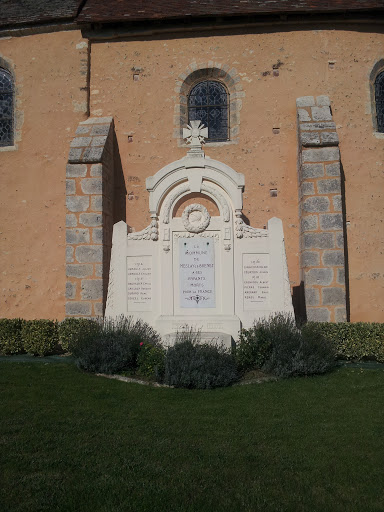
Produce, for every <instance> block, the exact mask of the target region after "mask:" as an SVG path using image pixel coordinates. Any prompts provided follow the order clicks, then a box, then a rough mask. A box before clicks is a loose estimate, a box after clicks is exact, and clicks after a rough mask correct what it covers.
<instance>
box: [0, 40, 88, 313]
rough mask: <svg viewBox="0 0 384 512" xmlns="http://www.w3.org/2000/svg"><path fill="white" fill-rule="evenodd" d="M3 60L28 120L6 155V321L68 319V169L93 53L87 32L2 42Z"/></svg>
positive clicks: (1, 164)
mask: <svg viewBox="0 0 384 512" xmlns="http://www.w3.org/2000/svg"><path fill="white" fill-rule="evenodd" d="M81 43H83V44H81ZM79 44H80V47H78V46H77V45H79ZM84 45H85V46H84ZM0 56H1V57H2V58H4V59H5V60H7V61H8V62H9V63H10V65H11V66H12V68H13V72H14V75H15V77H16V88H17V102H18V104H17V110H18V111H19V114H20V115H22V116H23V117H24V122H23V124H22V127H21V140H20V141H18V142H16V144H17V149H16V150H15V151H9V150H2V151H0V183H1V201H0V226H1V227H0V232H1V234H0V245H1V250H0V283H1V284H0V292H1V295H0V297H1V302H0V317H18V316H20V317H23V318H27V319H31V318H60V319H61V318H63V317H64V303H65V165H66V161H67V158H68V151H69V144H70V140H71V138H72V137H73V133H74V131H75V129H76V126H77V124H78V122H79V121H81V120H84V119H85V118H86V117H87V116H86V113H85V111H86V98H87V93H86V91H85V90H82V88H83V87H86V70H87V59H86V57H87V47H86V43H85V42H84V40H83V39H82V38H81V33H80V31H70V32H58V33H53V34H42V35H30V36H25V37H14V38H7V39H0ZM84 73H85V74H84Z"/></svg>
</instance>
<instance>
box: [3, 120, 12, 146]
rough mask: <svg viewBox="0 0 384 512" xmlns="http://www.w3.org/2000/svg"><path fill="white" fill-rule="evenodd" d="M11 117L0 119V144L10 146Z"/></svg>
mask: <svg viewBox="0 0 384 512" xmlns="http://www.w3.org/2000/svg"><path fill="white" fill-rule="evenodd" d="M12 134H13V130H12V119H0V146H12Z"/></svg>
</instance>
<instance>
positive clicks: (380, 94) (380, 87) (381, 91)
mask: <svg viewBox="0 0 384 512" xmlns="http://www.w3.org/2000/svg"><path fill="white" fill-rule="evenodd" d="M375 102H376V119H377V131H378V132H381V133H384V71H382V72H381V73H379V74H378V75H377V77H376V80H375Z"/></svg>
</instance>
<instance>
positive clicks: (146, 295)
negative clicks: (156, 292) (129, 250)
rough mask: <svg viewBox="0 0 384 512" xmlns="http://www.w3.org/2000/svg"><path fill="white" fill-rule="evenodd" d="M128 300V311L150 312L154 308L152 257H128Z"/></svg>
mask: <svg viewBox="0 0 384 512" xmlns="http://www.w3.org/2000/svg"><path fill="white" fill-rule="evenodd" d="M127 299H128V301H127V302H128V311H129V310H133V311H134V310H142V311H150V309H151V306H152V256H128V258H127Z"/></svg>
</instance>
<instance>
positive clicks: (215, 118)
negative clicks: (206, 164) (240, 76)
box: [188, 80, 229, 142]
mask: <svg viewBox="0 0 384 512" xmlns="http://www.w3.org/2000/svg"><path fill="white" fill-rule="evenodd" d="M228 117H229V116H228V92H227V90H226V88H225V87H224V85H222V84H221V83H220V82H217V81H216V80H205V81H204V82H199V83H198V84H197V85H195V86H194V87H192V89H191V91H190V93H189V95H188V122H189V121H195V120H200V121H201V122H202V123H203V124H204V125H205V126H207V127H208V139H207V142H216V141H217V142H220V141H225V140H228V139H229V122H228Z"/></svg>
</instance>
